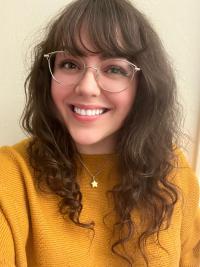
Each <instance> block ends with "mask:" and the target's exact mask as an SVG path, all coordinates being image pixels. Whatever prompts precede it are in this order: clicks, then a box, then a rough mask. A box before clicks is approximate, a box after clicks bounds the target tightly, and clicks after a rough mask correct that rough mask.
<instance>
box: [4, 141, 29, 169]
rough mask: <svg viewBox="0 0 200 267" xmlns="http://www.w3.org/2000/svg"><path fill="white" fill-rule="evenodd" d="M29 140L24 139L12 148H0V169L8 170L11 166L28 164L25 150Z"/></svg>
mask: <svg viewBox="0 0 200 267" xmlns="http://www.w3.org/2000/svg"><path fill="white" fill-rule="evenodd" d="M29 142H30V139H24V140H22V141H21V142H19V143H17V144H15V145H13V146H2V147H1V148H0V168H4V169H5V168H9V167H11V165H13V164H17V163H18V164H20V162H21V163H22V162H28V153H27V148H28V144H29Z"/></svg>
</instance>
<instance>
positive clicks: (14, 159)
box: [0, 141, 200, 267]
mask: <svg viewBox="0 0 200 267" xmlns="http://www.w3.org/2000/svg"><path fill="white" fill-rule="evenodd" d="M26 146H27V141H23V142H21V143H19V144H17V145H15V146H13V147H2V148H1V149H0V208H1V209H0V266H5V267H11V266H12V267H13V266H17V267H25V266H28V267H33V266H34V267H36V266H37V267H122V266H123V267H126V266H128V265H127V264H126V262H125V261H124V260H122V259H121V258H119V257H117V256H115V255H113V254H112V253H111V249H110V245H111V244H112V243H113V242H112V241H113V240H112V239H111V236H112V231H111V229H110V227H112V224H113V222H114V220H115V215H114V213H112V214H111V215H110V216H108V218H107V219H106V225H108V226H109V227H105V225H104V223H103V216H104V215H105V214H107V213H108V212H109V211H111V210H112V201H111V200H108V199H107V198H106V195H105V192H106V191H107V190H108V189H111V188H112V186H113V185H114V184H115V183H116V181H117V179H118V178H117V172H116V171H114V168H113V162H114V161H115V156H114V155H96V156H95V155H83V159H84V162H85V163H86V164H87V166H88V167H89V168H90V170H91V171H92V172H94V173H95V170H96V168H97V166H102V169H104V168H105V170H104V171H103V172H102V173H101V174H99V176H97V180H98V183H99V184H98V187H97V188H91V186H90V182H91V179H90V177H89V176H88V174H87V173H86V172H84V171H83V172H82V173H81V175H80V176H79V178H78V179H79V183H80V186H81V191H82V193H83V212H82V214H81V220H82V221H84V222H87V221H91V220H93V221H95V236H94V239H93V241H92V237H93V233H92V231H91V230H88V229H83V228H80V227H77V226H75V225H74V224H73V223H72V222H71V221H70V220H69V219H68V218H65V219H64V218H63V217H62V216H61V215H60V213H59V212H58V202H59V199H58V197H57V196H55V195H53V194H45V193H42V192H40V191H38V190H36V188H35V186H34V182H33V180H34V178H33V172H32V170H31V168H30V166H29V163H28V160H27V154H26ZM179 158H180V166H182V167H184V168H181V169H179V170H178V172H177V175H176V178H175V181H174V182H175V183H176V184H177V185H178V186H179V187H180V188H181V189H182V190H183V194H184V204H183V203H182V202H181V200H180V201H179V202H178V203H177V204H176V206H175V209H174V213H173V216H172V221H171V225H170V228H169V229H168V230H164V231H162V232H161V234H160V242H161V245H162V246H164V247H165V248H166V249H167V250H168V253H169V254H167V253H166V252H165V251H164V250H162V249H161V248H160V247H159V246H158V245H157V244H156V243H155V242H154V240H153V238H151V239H150V240H149V241H148V243H147V250H148V258H149V267H178V266H181V267H198V266H200V212H199V208H198V199H199V187H198V181H197V178H196V177H195V175H194V173H193V172H192V170H191V169H190V167H189V166H188V164H187V162H186V161H185V159H184V157H183V155H182V154H180V156H179ZM104 162H106V165H105V166H103V164H104ZM134 216H137V214H135V215H134ZM127 247H128V249H129V251H131V253H133V254H132V255H133V257H134V260H135V264H134V266H136V267H140V266H145V263H144V260H143V258H142V257H141V255H140V253H139V251H138V249H137V247H136V245H135V243H134V240H132V242H129V244H128V246H127Z"/></svg>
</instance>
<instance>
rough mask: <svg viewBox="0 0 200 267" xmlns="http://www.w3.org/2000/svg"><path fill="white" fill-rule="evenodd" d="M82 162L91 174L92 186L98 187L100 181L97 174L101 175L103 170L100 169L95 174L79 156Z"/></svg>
mask: <svg viewBox="0 0 200 267" xmlns="http://www.w3.org/2000/svg"><path fill="white" fill-rule="evenodd" d="M78 159H79V161H80V163H81V164H82V166H83V167H84V168H85V170H86V171H87V173H88V174H89V175H90V177H91V178H92V182H91V183H90V184H91V186H92V188H95V187H98V182H97V181H96V177H97V175H99V174H100V173H101V172H102V171H103V170H102V169H101V170H98V171H97V172H96V173H95V174H92V172H91V171H90V170H89V168H88V167H87V166H86V164H85V163H84V162H83V161H82V160H81V158H80V157H78Z"/></svg>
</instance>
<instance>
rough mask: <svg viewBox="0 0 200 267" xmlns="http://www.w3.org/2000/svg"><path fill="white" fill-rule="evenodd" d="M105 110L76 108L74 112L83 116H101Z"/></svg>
mask: <svg viewBox="0 0 200 267" xmlns="http://www.w3.org/2000/svg"><path fill="white" fill-rule="evenodd" d="M104 110H105V109H80V108H77V107H74V112H75V113H77V114H79V115H81V116H97V115H101V114H102V113H103V112H104Z"/></svg>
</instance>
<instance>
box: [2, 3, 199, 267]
mask: <svg viewBox="0 0 200 267" xmlns="http://www.w3.org/2000/svg"><path fill="white" fill-rule="evenodd" d="M25 87H26V96H27V104H26V107H25V110H24V114H23V120H22V125H23V127H24V129H25V130H26V131H27V132H28V133H29V134H30V138H28V139H26V140H23V141H22V142H20V143H19V144H16V145H14V146H12V147H3V148H1V150H0V169H1V171H0V203H1V213H0V220H1V223H0V248H1V249H0V266H20V267H21V266H23V267H24V266H45V267H46V266H48V267H50V266H52V267H54V266H59V267H62V266H63V267H66V266H71V267H82V266H84V267H85V266H87V267H94V266H95V267H102V266H106V267H110V266H111V267H118V266H153V267H157V266H159V267H160V266H162V267H175V266H184V267H186V266H188V267H189V266H192V267H197V266H199V262H200V252H199V251H200V232H199V231H200V229H199V228H200V227H199V223H200V218H199V214H200V213H199V209H198V199H199V191H198V190H199V188H198V182H197V178H196V177H195V175H194V174H193V172H192V170H191V169H190V167H189V166H188V164H187V162H186V160H185V158H184V156H183V155H182V153H181V152H180V150H179V149H177V144H178V143H177V139H178V137H179V132H180V130H179V127H178V122H177V121H178V115H177V114H178V103H177V99H176V85H175V80H174V76H173V72H172V70H171V67H170V65H169V63H168V61H167V58H166V56H165V52H164V50H163V48H162V45H161V43H160V41H159V38H158V36H157V34H156V33H155V32H154V30H153V29H152V27H151V26H150V24H149V22H148V21H147V20H146V18H145V17H144V15H142V14H141V13H140V12H139V11H138V10H137V9H135V8H134V7H133V6H132V5H131V4H130V3H129V2H128V1H125V0H101V1H100V0H77V1H75V2H72V3H71V4H70V5H68V6H67V7H66V8H65V9H64V10H63V12H62V13H61V14H59V16H58V17H57V18H56V19H54V20H52V23H51V24H50V25H49V29H48V31H47V34H46V36H45V38H44V40H43V41H42V42H41V43H40V44H39V45H38V46H37V47H36V49H35V54H34V61H33V65H32V69H31V71H30V74H29V76H28V78H27V80H26V83H25Z"/></svg>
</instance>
